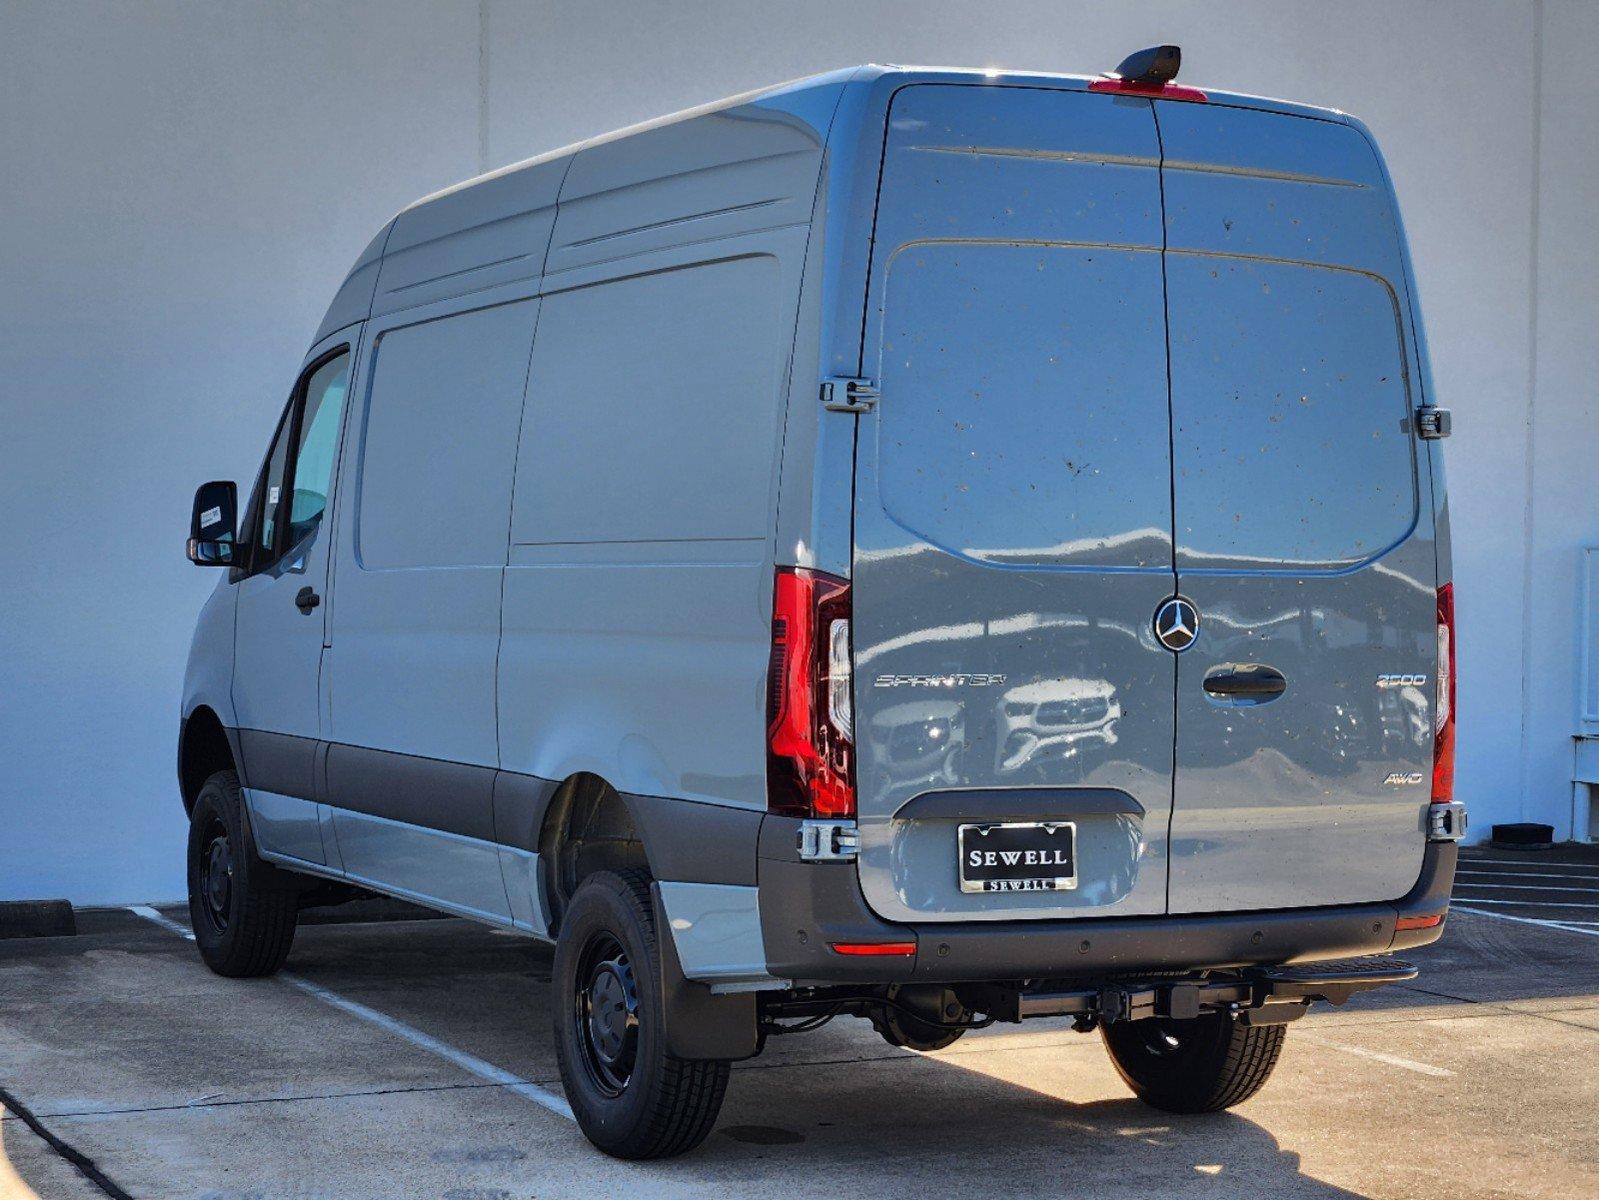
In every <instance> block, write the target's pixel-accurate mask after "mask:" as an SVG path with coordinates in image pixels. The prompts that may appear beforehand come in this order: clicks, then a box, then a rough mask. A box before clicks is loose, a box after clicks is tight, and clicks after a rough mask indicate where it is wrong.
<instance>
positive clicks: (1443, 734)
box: [1432, 583, 1455, 804]
mask: <svg viewBox="0 0 1599 1200" xmlns="http://www.w3.org/2000/svg"><path fill="white" fill-rule="evenodd" d="M1432 727H1433V744H1432V802H1433V803H1434V804H1447V803H1449V802H1450V801H1451V800H1453V799H1454V798H1455V585H1454V584H1453V583H1446V584H1444V585H1443V587H1441V588H1439V589H1438V706H1437V708H1436V710H1435V715H1434V717H1433V723H1432Z"/></svg>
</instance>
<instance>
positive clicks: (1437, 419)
mask: <svg viewBox="0 0 1599 1200" xmlns="http://www.w3.org/2000/svg"><path fill="white" fill-rule="evenodd" d="M1452 424H1453V421H1452V420H1451V419H1450V413H1449V410H1448V409H1447V408H1438V407H1436V406H1435V405H1432V404H1423V405H1422V406H1421V407H1420V408H1418V409H1417V410H1416V433H1417V434H1419V435H1420V436H1421V438H1422V440H1423V441H1428V442H1435V441H1437V440H1438V439H1439V438H1446V437H1448V436H1449V428H1450V426H1451V425H1452Z"/></svg>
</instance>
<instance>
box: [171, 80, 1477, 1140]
mask: <svg viewBox="0 0 1599 1200" xmlns="http://www.w3.org/2000/svg"><path fill="white" fill-rule="evenodd" d="M1173 57H1174V56H1173V55H1172V53H1171V52H1170V51H1169V50H1166V49H1162V50H1161V51H1159V52H1154V53H1148V54H1145V55H1143V56H1134V59H1131V60H1129V63H1128V64H1124V67H1123V70H1122V71H1121V72H1119V73H1116V74H1112V75H1109V76H1106V77H1101V78H1097V79H1087V78H1075V77H1067V76H1038V75H1022V74H1009V73H1003V72H997V73H996V72H993V71H981V72H979V71H956V70H911V69H900V68H888V67H876V66H874V67H863V68H860V69H856V70H851V71H845V72H840V73H836V74H832V75H825V76H821V77H818V78H814V79H809V80H805V81H803V82H800V83H795V84H790V85H787V86H784V87H779V88H776V89H774V90H771V91H765V92H760V93H755V94H751V95H746V96H740V97H737V98H735V99H733V100H729V101H726V102H724V103H721V104H716V105H711V106H709V107H706V108H702V109H696V110H693V111H691V112H687V113H683V114H680V115H678V116H675V117H670V118H667V119H665V120H662V121H658V122H652V123H650V124H647V125H642V126H638V127H636V128H634V129H630V130H626V131H623V132H622V133H620V134H616V135H612V136H609V137H604V138H599V139H596V140H594V141H591V142H585V143H582V144H580V145H577V146H574V147H571V148H568V149H565V150H561V151H557V152H555V153H552V154H547V155H544V156H542V157H539V158H534V159H531V160H529V161H527V162H525V163H521V164H518V165H516V166H513V167H508V168H506V169H504V170H500V171H496V172H493V173H491V174H489V175H485V176H482V177H481V178H479V179H476V180H472V181H470V182H468V183H465V184H462V185H460V186H458V187H454V188H450V189H448V190H446V191H443V192H440V193H438V194H436V195H433V196H430V197H427V198H426V199H423V200H420V201H418V202H417V203H415V204H413V205H412V206H411V207H409V208H407V209H405V210H404V211H403V212H401V213H400V214H399V215H398V216H397V217H395V218H394V219H393V221H391V222H390V223H389V224H388V225H387V226H385V227H384V228H383V229H382V230H381V231H380V232H379V233H378V235H377V237H376V238H375V239H374V240H373V242H372V244H371V246H370V247H368V249H367V250H366V252H365V253H364V254H362V255H361V257H360V258H359V259H358V260H357V262H356V263H355V265H354V267H353V268H352V269H351V271H350V273H349V276H348V278H347V279H346V280H345V282H344V284H343V286H342V287H341V288H340V289H339V291H338V293H337V295H336V296H335V297H334V299H333V303H332V305H331V307H330V308H329V310H328V313H327V316H326V318H325V319H324V320H323V322H322V326H321V328H320V329H319V330H318V331H317V333H316V337H315V339H314V340H313V342H312V345H311V347H310V349H309V351H308V352H307V354H306V357H305V361H304V365H303V367H302V369H301V372H300V375H299V376H298V382H296V383H295V385H294V387H293V389H292V390H291V392H290V394H289V398H288V401H287V403H286V405H285V406H284V408H283V411H282V416H281V418H280V419H279V421H278V424H277V429H276V432H275V434H274V435H273V437H272V439H271V442H270V446H269V448H268V450H267V453H266V455H265V459H264V463H263V466H262V468H261V471H260V475H259V478H258V479H257V480H256V481H255V483H254V485H253V486H252V487H251V488H250V490H249V494H248V497H247V503H245V504H244V505H243V511H242V515H241V514H239V513H238V512H236V510H237V509H238V507H239V505H238V503H237V500H236V491H235V488H234V486H233V485H232V484H231V483H212V484H207V485H205V486H204V487H202V488H201V489H200V494H199V496H198V498H197V502H196V505H195V510H194V514H193V518H192V524H191V529H190V533H191V538H190V543H189V555H190V557H191V559H193V560H195V561H197V562H199V563H202V564H205V565H211V566H216V567H218V568H221V570H220V571H219V573H218V584H217V587H216V590H215V592H214V593H213V594H212V596H211V598H210V600H209V601H208V602H207V603H206V605H205V608H204V610H203V612H202V613H201V615H200V618H199V626H198V629H197V631H196V634H195V638H194V646H193V650H192V653H191V656H190V659H189V666H188V672H187V676H186V680H185V686H184V693H183V707H182V714H181V716H182V734H181V738H180V762H179V778H180V782H181V790H182V796H183V803H184V805H185V808H186V810H187V811H188V813H189V815H190V820H191V833H190V838H189V845H188V862H189V881H190V896H191V901H190V902H191V908H192V915H193V922H194V931H195V935H196V939H197V942H198V945H199V949H200V952H201V954H202V956H203V957H204V959H205V961H206V962H207V963H208V964H209V965H210V966H211V967H212V968H213V969H214V970H216V971H219V972H221V973H222V974H224V975H262V974H267V973H269V972H271V971H273V970H275V969H276V968H277V967H278V966H279V965H280V964H281V963H282V962H283V961H284V958H285V956H286V955H287V954H288V952H289V948H290V943H291V941H292V939H293V936H294V929H295V919H296V913H297V911H298V910H299V909H300V908H301V907H304V906H308V905H314V904H327V903H333V902H337V901H339V900H341V899H343V898H347V897H349V896H354V895H359V894H366V893H368V892H378V893H384V894H387V895H390V896H396V897H402V898H404V899H407V900H411V901H416V902H419V903H421V904H424V905H429V906H432V907H433V908H436V909H439V910H442V911H444V912H448V913H453V914H456V915H459V916H463V917H469V918H472V919H474V920H477V921H482V922H487V923H489V924H491V925H496V926H500V927H503V928H505V929H508V930H520V931H522V932H524V933H526V934H528V935H531V936H533V937H536V938H543V939H546V940H548V941H552V942H554V944H555V951H554V971H555V989H554V991H555V1002H554V1006H553V1007H554V1014H553V1021H554V1032H555V1045H556V1048H557V1051H558V1055H559V1061H560V1066H561V1071H562V1078H563V1080H564V1082H565V1087H566V1093H567V1096H568V1098H569V1100H570V1102H571V1106H572V1109H573V1111H574V1112H575V1114H576V1115H577V1118H578V1120H579V1122H580V1123H581V1125H582V1128H583V1130H584V1131H585V1133H587V1134H588V1136H589V1137H590V1138H591V1139H592V1140H593V1141H594V1142H595V1143H596V1144H597V1145H598V1146H600V1147H601V1148H602V1149H604V1150H606V1151H609V1152H611V1153H613V1154H617V1155H622V1156H627V1157H650V1156H659V1155H666V1154H673V1153H678V1152H681V1151H683V1150H685V1149H688V1148H690V1147H692V1146H694V1145H695V1144H697V1143H698V1142H699V1141H700V1140H701V1139H702V1138H703V1137H704V1136H705V1135H706V1133H707V1132H708V1130H709V1129H710V1127H711V1125H712V1123H713V1122H714V1120H715V1117H716V1113H717V1109H718V1107H719V1105H720V1103H721V1100H722V1095H723V1091H724V1088H725V1087H726V1084H727V1080H728V1064H729V1063H730V1062H731V1061H733V1060H736V1059H741V1058H746V1057H748V1056H751V1055H754V1054H756V1053H758V1052H759V1051H760V1049H761V1047H762V1046H763V1045H764V1044H765V1042H766V1040H767V1039H768V1038H769V1037H772V1036H776V1035H780V1034H785V1033H789V1032H793V1031H797V1030H803V1029H806V1028H810V1027H813V1026H815V1025H816V1024H818V1023H819V1022H821V1021H823V1020H825V1019H826V1018H828V1017H830V1016H834V1015H839V1014H843V1015H852V1016H858V1017H864V1018H867V1019H869V1020H870V1021H871V1022H872V1023H873V1024H874V1025H875V1026H876V1028H877V1029H878V1030H879V1031H880V1032H881V1033H882V1035H883V1036H884V1037H885V1038H887V1039H888V1040H889V1041H890V1042H891V1043H893V1044H895V1045H898V1046H909V1047H915V1048H921V1049H932V1048H937V1047H941V1046H944V1045H947V1044H949V1043H950V1042H951V1041H953V1040H954V1039H955V1038H957V1037H959V1036H960V1035H961V1033H962V1032H963V1031H964V1030H966V1029H970V1028H974V1027H977V1026H981V1025H984V1024H988V1023H990V1022H993V1021H1019V1020H1022V1019H1024V1018H1028V1017H1035V1016H1057V1017H1064V1018H1068V1019H1070V1020H1071V1021H1072V1022H1074V1024H1075V1027H1076V1028H1077V1029H1079V1030H1082V1031H1091V1030H1095V1029H1099V1030H1102V1031H1103V1036H1104V1039H1105V1042H1106V1044H1107V1046H1108V1048H1109V1051H1110V1054H1111V1056H1112V1058H1113V1059H1114V1061H1115V1063H1116V1065H1117V1067H1118V1069H1119V1070H1120V1072H1121V1074H1122V1075H1123V1076H1124V1077H1125V1079H1126V1080H1127V1082H1128V1084H1129V1085H1130V1086H1131V1087H1132V1089H1133V1090H1134V1091H1135V1092H1136V1093H1137V1094H1138V1095H1139V1096H1141V1097H1143V1098H1144V1099H1145V1100H1147V1101H1148V1102H1150V1103H1151V1104H1153V1105H1155V1106H1157V1107H1159V1108H1162V1109H1166V1110H1169V1111H1178V1112H1192V1111H1206V1110H1211V1109H1216V1108H1220V1107H1225V1106H1227V1105H1231V1104H1235V1103H1237V1102H1239V1101H1240V1100H1242V1099H1244V1098H1246V1097H1248V1096H1249V1095H1251V1094H1253V1092H1254V1091H1255V1090H1256V1089H1257V1088H1259V1087H1260V1085H1261V1084H1262V1083H1263V1082H1264V1080H1265V1078H1266V1076H1267V1074H1268V1073H1269V1072H1270V1071H1271V1069H1272V1066H1273V1064H1274V1062H1275V1060H1276V1057H1277V1053H1278V1050H1279V1047H1280V1046H1281V1044H1282V1039H1283V1036H1284V1030H1285V1027H1286V1023H1287V1022H1289V1021H1291V1020H1292V1019H1294V1018H1296V1017H1298V1016H1300V1015H1301V1014H1302V1013H1303V1012H1304V1011H1305V1009H1306V1007H1307V1006H1308V1004H1309V1003H1310V1002H1311V1001H1312V1000H1318V999H1319V1000H1329V1001H1332V1002H1335V1003H1336V1002H1341V1001H1343V1000H1345V999H1347V997H1348V996H1349V995H1350V994H1351V993H1352V992H1355V991H1357V990H1360V989H1362V988H1366V987H1371V986H1375V985H1377V984H1380V983H1384V982H1391V981H1394V980H1399V979H1407V978H1410V977H1411V976H1413V975H1414V973H1415V971H1414V968H1413V967H1411V966H1409V965H1407V964H1405V963H1404V962H1401V961H1399V960H1397V959H1395V958H1393V957H1392V956H1391V952H1393V951H1398V950H1403V949H1405V948H1406V947H1412V946H1417V945H1420V944H1422V943H1425V942H1430V941H1432V940H1433V939H1435V938H1436V937H1438V935H1439V933H1440V931H1441V927H1442V923H1443V920H1444V916H1445V909H1446V906H1447V901H1448V892H1449V887H1450V883H1451V880H1452V876H1453V872H1454V866H1455V854H1456V845H1455V839H1456V838H1458V837H1459V835H1460V833H1461V830H1462V828H1463V819H1464V814H1463V812H1462V810H1461V809H1460V807H1459V805H1457V804H1456V803H1454V800H1453V794H1452V777H1453V762H1454V704H1453V691H1454V687H1453V680H1454V671H1453V648H1454V639H1453V611H1454V609H1453V598H1452V591H1451V584H1450V561H1449V541H1448V516H1447V512H1448V510H1447V506H1446V503H1445V492H1444V476H1443V465H1442V461H1441V456H1440V453H1439V450H1440V443H1439V441H1438V440H1437V439H1438V438H1440V437H1441V436H1442V435H1443V434H1444V433H1446V432H1447V431H1448V414H1447V412H1446V411H1445V410H1443V409H1440V408H1438V407H1437V406H1436V405H1435V404H1434V397H1433V395H1432V391H1431V383H1430V380H1429V377H1428V368H1427V357H1426V353H1425V345H1424V342H1423V338H1422V331H1421V324H1420V320H1419V317H1418V314H1417V308H1416V298H1415V282H1414V279H1413V277H1412V274H1411V270H1410V266H1409V263H1408V260H1407V255H1406V250H1405V242H1404V238H1403V235H1402V233H1401V230H1400V224H1399V217H1398V213H1397V211H1396V209H1395V202H1394V193H1393V187H1392V185H1391V183H1390V181H1389V178H1388V175H1387V173H1386V171H1385V169H1384V167H1383V162H1382V159H1381V157H1380V156H1379V154H1378V152H1377V150H1376V147H1375V146H1374V145H1373V143H1372V139H1371V136H1370V135H1369V134H1368V132H1367V131H1366V129H1365V128H1364V127H1363V126H1362V125H1360V124H1359V122H1357V121H1355V120H1353V119H1351V118H1349V117H1346V116H1344V115H1343V114H1341V113H1337V112H1331V111H1327V110H1322V109H1314V108H1306V107H1302V106H1300V105H1296V104H1286V103H1281V102H1278V101H1271V100H1260V99H1255V98H1252V97H1246V96H1238V95H1232V94H1228V93H1223V92H1216V91H1211V90H1208V89H1206V90H1204V91H1199V90H1196V89H1193V88H1190V87H1185V86H1181V85H1178V84H1176V83H1174V82H1172V81H1171V75H1172V71H1171V70H1170V69H1169V67H1170V60H1171V59H1172V58H1173ZM530 1018H531V1014H530ZM543 1019H548V1018H543ZM751 1086H754V1085H751Z"/></svg>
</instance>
